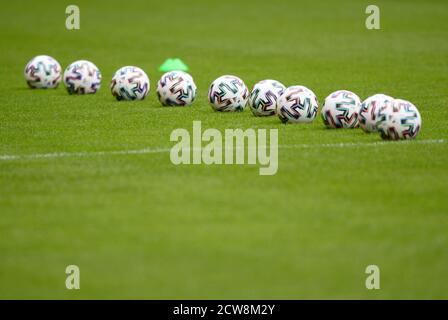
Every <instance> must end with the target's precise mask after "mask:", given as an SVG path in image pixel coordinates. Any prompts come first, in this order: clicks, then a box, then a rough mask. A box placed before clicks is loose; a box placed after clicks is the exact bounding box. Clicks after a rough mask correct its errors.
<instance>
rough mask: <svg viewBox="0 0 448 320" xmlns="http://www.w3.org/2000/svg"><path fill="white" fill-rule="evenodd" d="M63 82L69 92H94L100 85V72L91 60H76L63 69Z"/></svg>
mask: <svg viewBox="0 0 448 320" xmlns="http://www.w3.org/2000/svg"><path fill="white" fill-rule="evenodd" d="M64 84H65V86H66V88H67V91H68V93H70V94H90V93H96V92H97V91H98V90H99V89H100V87H101V72H100V70H99V69H98V68H97V66H96V65H94V64H93V63H92V62H90V61H87V60H78V61H75V62H73V63H72V64H70V65H69V66H68V67H67V68H66V69H65V72H64Z"/></svg>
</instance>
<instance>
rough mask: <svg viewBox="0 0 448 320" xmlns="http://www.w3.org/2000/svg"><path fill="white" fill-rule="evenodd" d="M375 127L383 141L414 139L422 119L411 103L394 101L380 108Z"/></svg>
mask: <svg viewBox="0 0 448 320" xmlns="http://www.w3.org/2000/svg"><path fill="white" fill-rule="evenodd" d="M376 126H377V128H378V131H379V133H380V135H381V138H383V139H385V140H400V139H414V138H415V137H416V136H417V135H418V133H419V131H420V129H421V127H422V118H421V117H420V113H419V112H418V109H417V107H416V106H414V105H413V104H412V103H410V102H409V101H406V100H401V99H395V100H394V101H393V102H392V103H387V104H386V105H384V106H383V107H381V108H380V110H379V111H378V121H377V122H376Z"/></svg>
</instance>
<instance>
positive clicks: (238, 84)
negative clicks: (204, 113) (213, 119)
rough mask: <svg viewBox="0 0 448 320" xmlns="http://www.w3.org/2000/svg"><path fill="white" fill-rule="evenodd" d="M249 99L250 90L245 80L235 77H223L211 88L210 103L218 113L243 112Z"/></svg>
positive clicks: (209, 92) (209, 93)
mask: <svg viewBox="0 0 448 320" xmlns="http://www.w3.org/2000/svg"><path fill="white" fill-rule="evenodd" d="M248 98H249V90H248V89H247V86H246V85H245V84H244V82H243V80H241V79H240V78H238V77H235V76H230V75H226V76H221V77H219V78H218V79H216V80H215V81H213V83H212V84H211V86H210V89H209V91H208V101H209V102H210V106H211V107H212V108H213V109H214V110H216V111H222V112H227V111H243V110H244V108H245V107H246V104H247V100H248Z"/></svg>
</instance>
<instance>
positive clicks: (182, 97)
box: [157, 71, 197, 106]
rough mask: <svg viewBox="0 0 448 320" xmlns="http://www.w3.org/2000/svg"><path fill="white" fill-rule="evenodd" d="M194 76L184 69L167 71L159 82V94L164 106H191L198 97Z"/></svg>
mask: <svg viewBox="0 0 448 320" xmlns="http://www.w3.org/2000/svg"><path fill="white" fill-rule="evenodd" d="M196 89H197V88H196V84H195V83H194V81H193V77H192V76H191V75H189V74H188V73H186V72H183V71H170V72H167V73H165V74H164V75H163V76H162V77H161V78H160V80H159V82H158V83H157V96H158V98H159V101H160V103H162V104H163V105H164V106H189V105H191V104H192V103H193V101H194V99H195V98H196Z"/></svg>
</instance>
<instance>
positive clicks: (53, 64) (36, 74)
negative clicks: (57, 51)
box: [24, 55, 61, 89]
mask: <svg viewBox="0 0 448 320" xmlns="http://www.w3.org/2000/svg"><path fill="white" fill-rule="evenodd" d="M24 74H25V79H26V82H27V83H28V86H30V88H42V89H49V88H56V87H57V86H58V85H59V82H61V65H60V64H59V62H57V61H56V60H55V59H53V58H52V57H50V56H45V55H42V56H36V57H34V58H33V59H31V60H30V61H29V62H28V64H27V65H26V67H25V71H24Z"/></svg>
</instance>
